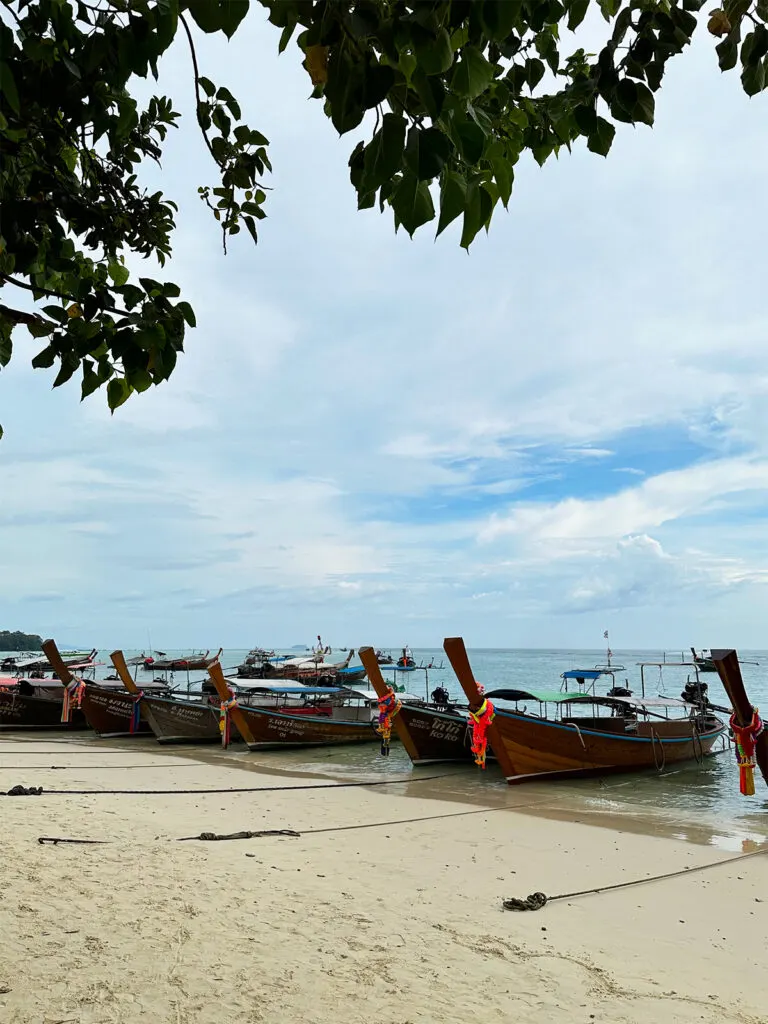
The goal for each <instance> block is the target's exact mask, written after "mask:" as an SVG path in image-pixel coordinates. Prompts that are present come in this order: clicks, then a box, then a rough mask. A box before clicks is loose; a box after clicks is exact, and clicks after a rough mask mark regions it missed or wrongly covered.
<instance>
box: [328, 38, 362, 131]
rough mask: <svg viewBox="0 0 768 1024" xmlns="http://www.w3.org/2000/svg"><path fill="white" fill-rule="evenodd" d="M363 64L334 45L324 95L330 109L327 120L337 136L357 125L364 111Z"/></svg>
mask: <svg viewBox="0 0 768 1024" xmlns="http://www.w3.org/2000/svg"><path fill="white" fill-rule="evenodd" d="M365 74H366V71H365V65H364V64H363V63H362V62H361V61H360V60H359V59H357V58H355V57H353V56H351V55H350V53H349V51H348V50H346V49H344V48H343V47H341V46H336V47H334V48H333V49H332V51H331V57H330V60H329V62H328V81H327V82H326V85H325V98H326V101H327V105H328V107H329V108H330V115H331V121H332V122H333V125H334V127H335V128H336V131H337V132H338V133H339V135H344V134H345V133H346V132H349V131H352V129H353V128H357V126H358V125H359V124H360V122H361V121H362V120H363V115H364V114H365V106H364V96H365Z"/></svg>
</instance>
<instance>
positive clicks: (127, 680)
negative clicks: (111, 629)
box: [109, 651, 162, 738]
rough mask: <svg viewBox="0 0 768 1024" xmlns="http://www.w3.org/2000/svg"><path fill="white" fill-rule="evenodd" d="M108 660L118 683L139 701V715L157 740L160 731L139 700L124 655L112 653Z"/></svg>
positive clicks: (118, 652) (142, 702) (150, 713)
mask: <svg viewBox="0 0 768 1024" xmlns="http://www.w3.org/2000/svg"><path fill="white" fill-rule="evenodd" d="M109 660H110V661H111V662H112V664H113V665H114V667H115V672H117V675H118V677H119V679H120V681H121V682H122V684H123V686H124V687H125V688H126V690H127V691H128V693H130V694H133V696H134V697H136V698H137V699H138V700H139V713H140V715H141V717H142V718H144V719H145V720H146V721H147V722H148V723H149V727H150V729H151V730H152V732H153V733H154V734H155V737H156V738H157V737H158V736H160V735H162V734H161V731H160V730H159V729H158V727H157V723H156V722H155V719H154V716H153V714H152V712H151V711H150V710H149V708H148V707H147V705H146V704H145V703H144V701H143V700H141V699H140V696H141V690H140V689H139V688H138V686H137V685H136V683H135V682H134V681H133V679H132V678H131V673H130V672H129V671H128V666H127V665H126V663H125V655H124V654H123V652H122V651H112V653H111V654H110V656H109Z"/></svg>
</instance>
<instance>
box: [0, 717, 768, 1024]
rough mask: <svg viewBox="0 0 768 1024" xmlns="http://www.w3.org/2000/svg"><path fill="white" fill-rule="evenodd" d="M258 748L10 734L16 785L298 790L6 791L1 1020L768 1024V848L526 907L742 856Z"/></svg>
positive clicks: (0, 839)
mask: <svg viewBox="0 0 768 1024" xmlns="http://www.w3.org/2000/svg"><path fill="white" fill-rule="evenodd" d="M197 756H200V757H205V758H206V760H205V761H201V760H197ZM247 757H248V755H247V754H242V753H232V752H230V753H228V754H227V755H222V756H220V757H219V756H216V755H211V754H210V753H205V754H201V755H191V754H189V753H183V754H182V753H179V752H177V751H172V752H170V753H169V752H168V751H167V750H165V749H163V750H161V749H159V748H158V747H157V746H154V745H152V744H151V742H150V741H143V740H142V741H138V742H137V743H135V744H130V745H129V744H123V745H122V746H116V745H114V744H112V745H110V744H108V743H105V742H102V743H98V742H95V741H90V740H88V739H84V740H79V741H77V742H70V741H68V740H67V741H63V740H61V739H60V738H53V737H51V738H43V739H41V738H40V734H37V735H36V736H35V737H34V739H33V738H32V737H31V736H25V737H19V738H11V737H8V738H4V739H2V740H0V790H3V791H4V790H6V789H8V788H9V787H10V786H12V785H15V784H17V783H22V784H25V785H33V784H34V785H42V786H43V787H45V789H62V790H63V789H67V790H75V789H78V790H79V789H98V790H106V789H201V788H221V789H226V788H230V787H242V786H266V787H279V790H277V791H275V790H274V789H273V790H272V791H265V792H257V793H221V794H199V793H198V794H191V795H180V794H174V795H167V796H160V795H153V796H138V795H131V796H129V795H119V796H117V795H108V794H102V793H100V794H99V795H89V796H76V795H71V796H66V795H55V794H53V793H50V794H44V795H43V796H41V797H19V798H5V797H3V798H1V799H0V814H1V815H2V829H1V830H0V855H1V856H2V865H3V871H2V892H1V893H0V1022H2V1024H54V1022H56V1024H63V1022H70V1024H107V1022H109V1024H133V1022H135V1021H152V1022H157V1024H165V1022H168V1024H214V1022H215V1024H225V1022H226V1024H251V1022H252V1024H255V1022H266V1024H283V1022H288V1021H301V1022H307V1024H417V1022H438V1024H440V1022H451V1024H453V1022H457V1024H458V1022H465V1021H468V1022H469V1021H471V1022H475V1021H482V1022H493V1021H505V1022H506V1021H510V1022H512V1021H514V1022H515V1024H528V1022H531V1024H533V1022H536V1024H542V1022H545V1021H546V1022H552V1024H561V1022H562V1024H580V1022H584V1024H589V1022H591V1021H597V1022H600V1021H602V1022H610V1024H614V1022H643V1024H645V1022H647V1024H666V1022H673V1021H674V1022H679V1024H688V1022H700V1021H704V1022H706V1024H736V1022H739V1024H758V1022H759V1024H766V1022H768V967H766V962H765V948H766V933H767V932H768V856H755V857H752V858H749V859H745V860H743V861H739V862H736V863H731V864H722V865H718V866H716V867H714V868H712V869H711V870H708V871H704V872H701V873H695V874H692V875H690V876H687V877H685V876H684V877H679V878H675V879H670V880H667V881H662V882H656V883H652V884H648V885H643V886H636V887H632V888H628V889H623V890H618V891H616V892H611V893H604V894H601V895H593V896H588V897H580V898H576V899H573V900H562V901H558V902H555V903H551V904H549V905H548V906H547V907H546V908H544V910H542V911H540V912H538V913H524V914H523V913H520V914H518V913H510V912H504V911H502V909H501V898H502V897H504V896H526V895H527V894H528V893H530V892H533V891H535V890H542V891H544V892H546V893H548V894H550V895H553V894H557V893H562V892H569V891H574V890H580V889H585V888H590V887H592V886H595V885H600V884H610V883H614V882H622V881H626V880H628V879H632V878H640V877H643V876H647V875H649V874H655V873H660V872H665V871H672V870H676V869H682V868H692V867H695V866H696V865H699V864H705V863H710V862H713V861H719V860H725V859H726V858H728V857H730V856H733V854H731V853H727V852H724V851H718V850H715V849H713V848H712V847H707V846H705V845H696V844H692V843H684V842H681V841H675V840H670V839H661V838H656V837H649V836H643V835H637V834H631V833H628V832H625V831H622V832H617V831H613V830H610V829H606V828H599V827H595V826H592V825H587V824H580V823H577V822H571V821H562V820H560V821H558V820H552V819H551V818H549V819H548V818H542V817H538V816H534V815H532V814H530V813H521V812H520V810H513V809H510V808H511V807H512V806H515V805H519V804H521V803H528V804H530V803H531V801H533V802H534V803H536V802H537V801H538V799H539V798H538V797H536V795H535V791H536V787H533V786H529V787H521V788H515V789H510V790H509V792H508V793H506V792H505V794H504V798H503V800H501V801H500V800H499V798H498V796H496V798H495V800H494V804H495V806H494V808H493V809H491V810H488V811H487V812H486V811H484V810H482V808H481V809H480V812H479V813H473V814H466V813H461V814H460V815H459V812H466V811H467V810H475V811H477V810H478V808H477V806H476V805H475V806H474V807H473V806H472V805H471V804H468V803H467V802H466V801H459V800H457V799H455V798H454V799H452V798H451V797H452V793H453V790H452V788H451V782H450V778H449V779H447V780H445V779H443V780H436V781H432V782H420V783H410V784H407V783H406V784H402V785H390V786H382V787H376V788H341V787H335V788H333V787H332V788H323V789H315V790H312V789H305V788H296V787H301V786H306V785H319V784H323V780H322V779H318V778H311V779H308V778H303V777H300V776H297V775H296V774H288V773H284V772H274V771H264V770H263V769H262V770H259V771H254V770H251V771H244V770H243V768H242V767H239V766H242V765H244V764H245V763H246V759H247ZM251 763H252V762H251ZM278 763H279V762H278ZM52 765H57V766H59V768H57V769H55V770H54V769H52V767H51V766H52ZM427 774H431V775H437V774H440V768H439V767H435V768H434V769H432V770H429V771H428V772H427ZM421 777H423V776H422V775H421V774H417V775H416V778H421ZM539 792H541V791H539ZM532 794H533V795H532ZM489 800H490V795H489ZM500 802H501V803H505V804H506V805H508V806H506V807H499V806H498V805H499V803H500ZM454 814H456V815H459V816H453V817H442V818H438V817H434V816H436V815H454ZM417 817H423V818H431V819H432V820H425V821H418V822H411V823H410V824H407V823H406V824H391V822H395V821H400V820H402V819H407V818H417ZM387 822H389V823H390V824H382V825H380V826H379V827H371V828H356V829H349V828H347V829H345V830H341V831H326V832H315V833H309V834H303V835H302V836H301V837H300V838H276V837H263V838H257V839H250V840H243V841H232V842H181V843H180V842H177V841H176V839H178V837H181V836H189V835H196V834H199V833H200V832H202V831H210V832H217V833H222V832H234V831H240V830H258V829H283V828H290V829H295V830H297V831H300V832H306V831H307V830H312V829H333V828H336V827H342V826H349V825H355V824H369V823H387ZM38 836H68V837H76V838H88V839H107V840H109V841H110V842H109V845H104V846H66V845H61V846H57V847H53V846H41V845H39V844H38V843H37V838H38Z"/></svg>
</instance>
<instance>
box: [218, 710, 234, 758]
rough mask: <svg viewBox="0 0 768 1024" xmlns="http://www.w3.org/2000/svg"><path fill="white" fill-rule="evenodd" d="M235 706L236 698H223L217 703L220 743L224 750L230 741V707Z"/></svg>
mask: <svg viewBox="0 0 768 1024" xmlns="http://www.w3.org/2000/svg"><path fill="white" fill-rule="evenodd" d="M236 707H237V700H236V699H235V698H234V697H230V698H229V700H223V701H222V702H221V704H220V705H219V731H220V732H221V745H222V747H224V749H225V750H226V749H227V747H228V746H229V744H230V743H231V742H232V708H236Z"/></svg>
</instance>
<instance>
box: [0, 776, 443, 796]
mask: <svg viewBox="0 0 768 1024" xmlns="http://www.w3.org/2000/svg"><path fill="white" fill-rule="evenodd" d="M453 775H455V772H445V773H444V774H442V775H425V776H422V777H416V778H412V777H410V776H409V777H408V778H405V779H377V780H375V781H373V782H319V783H311V784H310V783H307V784H306V785H301V786H234V787H231V788H229V789H46V790H45V794H46V796H47V795H49V794H50V795H54V796H202V795H205V794H210V793H290V792H293V791H294V790H296V791H300V790H307V789H351V788H353V787H359V786H405V785H410V783H412V782H434V781H435V780H436V779H447V778H449V777H451V776H453ZM31 788H32V789H35V788H37V789H38V791H39V792H38V793H35V794H34V795H35V796H38V795H40V794H42V793H43V787H42V786H39V787H34V786H33V787H31ZM20 789H24V786H14V787H13V790H8V791H7V792H4V793H3V792H0V796H17V795H24V796H26V795H27V794H26V793H23V794H21V793H18V792H16V791H18V790H20Z"/></svg>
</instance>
